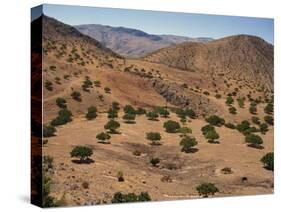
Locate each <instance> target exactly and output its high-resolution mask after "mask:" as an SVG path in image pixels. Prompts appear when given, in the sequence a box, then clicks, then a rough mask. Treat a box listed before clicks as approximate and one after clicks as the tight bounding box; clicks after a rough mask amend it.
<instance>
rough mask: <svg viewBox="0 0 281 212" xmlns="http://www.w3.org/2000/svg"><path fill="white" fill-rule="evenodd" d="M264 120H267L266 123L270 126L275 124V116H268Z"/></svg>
mask: <svg viewBox="0 0 281 212" xmlns="http://www.w3.org/2000/svg"><path fill="white" fill-rule="evenodd" d="M264 120H265V122H266V123H268V124H269V125H273V124H274V120H273V116H269V115H267V116H265V117H264Z"/></svg>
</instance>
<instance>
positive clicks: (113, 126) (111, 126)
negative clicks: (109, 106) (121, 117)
mask: <svg viewBox="0 0 281 212" xmlns="http://www.w3.org/2000/svg"><path fill="white" fill-rule="evenodd" d="M119 127H120V124H119V122H117V121H114V120H110V121H109V122H107V123H106V125H104V129H106V130H109V132H110V133H112V134H116V133H118V131H117V129H118V128H119Z"/></svg>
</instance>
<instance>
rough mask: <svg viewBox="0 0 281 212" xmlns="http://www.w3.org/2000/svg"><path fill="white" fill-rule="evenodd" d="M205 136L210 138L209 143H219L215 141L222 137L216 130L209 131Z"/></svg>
mask: <svg viewBox="0 0 281 212" xmlns="http://www.w3.org/2000/svg"><path fill="white" fill-rule="evenodd" d="M205 137H206V138H207V139H208V142H209V143H212V144H214V143H219V142H218V141H215V140H217V139H219V138H220V136H219V134H218V133H217V132H216V131H215V130H210V131H208V132H207V133H206V135H205Z"/></svg>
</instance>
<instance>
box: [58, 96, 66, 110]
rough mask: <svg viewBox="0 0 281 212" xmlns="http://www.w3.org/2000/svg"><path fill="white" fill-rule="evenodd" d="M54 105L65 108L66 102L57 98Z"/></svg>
mask: <svg viewBox="0 0 281 212" xmlns="http://www.w3.org/2000/svg"><path fill="white" fill-rule="evenodd" d="M56 104H57V106H58V107H59V108H66V107H67V106H66V100H65V99H64V98H60V97H59V98H57V99H56Z"/></svg>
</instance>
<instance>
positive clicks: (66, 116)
mask: <svg viewBox="0 0 281 212" xmlns="http://www.w3.org/2000/svg"><path fill="white" fill-rule="evenodd" d="M71 117H72V113H71V111H70V110H68V109H66V108H65V109H61V110H60V111H59V113H58V116H57V117H56V118H55V119H54V120H52V121H51V125H53V126H58V125H63V124H66V123H68V122H71V121H72V118H71Z"/></svg>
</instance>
